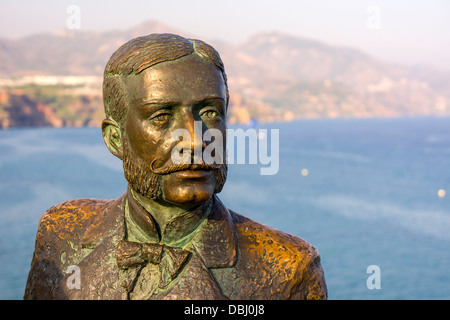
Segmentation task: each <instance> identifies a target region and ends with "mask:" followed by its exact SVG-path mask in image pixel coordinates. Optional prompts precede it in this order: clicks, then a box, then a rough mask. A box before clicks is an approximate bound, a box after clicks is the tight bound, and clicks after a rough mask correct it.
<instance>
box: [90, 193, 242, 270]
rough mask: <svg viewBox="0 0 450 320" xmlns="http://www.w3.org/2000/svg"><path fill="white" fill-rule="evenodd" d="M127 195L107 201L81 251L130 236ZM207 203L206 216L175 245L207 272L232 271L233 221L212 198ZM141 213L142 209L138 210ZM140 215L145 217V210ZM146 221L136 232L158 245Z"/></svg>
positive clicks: (234, 256) (153, 228)
mask: <svg viewBox="0 0 450 320" xmlns="http://www.w3.org/2000/svg"><path fill="white" fill-rule="evenodd" d="M128 193H129V192H128V191H127V192H125V194H123V195H122V196H121V197H120V198H118V199H117V200H115V201H111V202H110V203H108V206H107V207H106V208H105V209H104V210H103V211H102V212H99V213H98V216H97V218H95V219H94V221H93V223H92V224H91V225H90V226H89V227H88V228H87V230H86V232H85V234H84V236H83V238H82V245H83V247H84V248H94V247H96V246H98V245H99V244H100V243H102V242H103V241H105V240H104V239H105V237H106V236H107V235H111V234H116V237H117V238H118V239H120V238H122V239H125V238H126V237H127V236H128V235H129V233H130V232H134V231H131V229H129V228H128V226H129V225H130V224H129V222H127V219H128V218H127V213H126V212H127V209H126V206H128V205H129V204H130V201H129V200H128V198H129V195H128ZM210 201H211V202H210V203H209V201H208V202H207V203H209V204H208V206H210V207H211V208H210V209H209V211H207V214H206V213H205V215H204V216H203V217H202V219H201V221H200V223H198V224H197V225H196V228H194V230H192V231H191V232H188V231H186V230H188V229H186V230H185V231H184V233H185V237H184V239H182V241H181V242H180V243H179V244H178V245H182V246H183V247H184V249H186V250H191V251H194V252H196V253H197V254H198V255H199V256H200V257H201V258H202V260H203V262H204V264H205V266H206V267H207V268H226V267H233V266H234V265H235V263H236V261H237V236H236V230H235V226H234V222H233V219H232V217H231V214H230V212H229V211H228V209H227V208H226V207H225V206H224V205H223V204H222V202H221V201H220V200H219V198H218V197H217V196H216V195H214V196H213V197H212V198H211V199H210ZM207 203H205V204H204V205H202V206H201V208H202V210H205V209H206V208H208V206H206V207H205V205H207ZM140 208H142V207H140ZM138 209H139V208H138ZM142 210H144V209H143V208H142ZM144 212H145V213H146V211H145V210H144ZM147 215H148V214H147ZM194 215H195V214H194ZM143 217H145V216H143ZM149 218H150V219H147V218H145V219H146V220H147V222H148V224H143V227H142V228H143V229H144V230H139V231H140V232H147V231H151V232H150V233H148V234H145V237H149V236H150V238H149V241H150V240H153V242H158V241H159V239H160V237H159V235H158V231H157V229H156V224H155V223H154V222H153V218H151V216H149ZM152 223H153V224H152ZM174 223H175V221H174ZM139 225H140V224H139ZM135 226H136V225H135ZM174 226H175V224H174ZM166 229H167V228H166ZM136 231H137V230H136ZM136 236H139V235H138V234H137V235H136ZM141 236H142V235H141ZM137 240H140V239H137ZM142 240H144V239H142Z"/></svg>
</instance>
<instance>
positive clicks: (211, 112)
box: [200, 109, 221, 119]
mask: <svg viewBox="0 0 450 320" xmlns="http://www.w3.org/2000/svg"><path fill="white" fill-rule="evenodd" d="M200 116H201V117H202V118H207V119H217V118H219V117H220V116H221V113H220V112H219V111H217V110H215V109H206V110H205V111H202V112H201V113H200Z"/></svg>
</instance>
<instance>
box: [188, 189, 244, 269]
mask: <svg viewBox="0 0 450 320" xmlns="http://www.w3.org/2000/svg"><path fill="white" fill-rule="evenodd" d="M189 246H192V247H194V248H195V251H196V252H197V253H198V254H199V255H200V257H201V258H202V260H203V262H204V264H205V266H206V267H207V268H230V267H233V266H234V265H235V264H236V261H237V246H238V245H237V236H236V230H235V227H234V223H233V220H232V218H231V215H230V212H229V211H228V209H227V208H226V207H225V206H224V205H223V204H222V202H221V201H220V200H219V198H218V197H217V196H214V205H213V208H212V212H211V214H210V216H209V217H208V218H207V219H206V221H205V223H204V224H203V226H201V229H200V231H199V232H198V233H197V234H196V235H195V237H194V238H193V239H192V240H191V242H190V244H189V245H188V246H187V248H189Z"/></svg>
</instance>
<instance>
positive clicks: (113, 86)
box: [103, 33, 229, 127]
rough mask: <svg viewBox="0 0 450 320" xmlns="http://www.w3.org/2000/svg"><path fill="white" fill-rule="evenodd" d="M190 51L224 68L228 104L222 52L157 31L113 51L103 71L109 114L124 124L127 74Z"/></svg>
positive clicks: (225, 77)
mask: <svg viewBox="0 0 450 320" xmlns="http://www.w3.org/2000/svg"><path fill="white" fill-rule="evenodd" d="M190 54H196V55H197V56H199V57H200V58H201V59H203V60H204V61H206V62H207V63H209V64H210V65H212V66H214V67H216V68H218V69H219V70H220V71H221V73H222V76H223V80H224V83H225V87H226V95H227V104H228V100H229V93H228V85H227V76H226V73H225V67H224V65H223V62H222V59H221V58H220V55H219V53H218V52H217V51H216V50H215V49H214V48H213V47H212V46H210V45H209V44H207V43H205V42H203V41H201V40H195V39H187V38H184V37H181V36H179V35H175V34H170V33H162V34H158V33H154V34H150V35H148V36H143V37H138V38H135V39H132V40H130V41H128V42H127V43H125V44H124V45H122V46H121V47H120V48H119V49H117V50H116V51H115V52H114V53H113V54H112V56H111V58H110V59H109V61H108V63H107V64H106V67H105V72H104V75H103V104H104V108H105V115H106V117H107V118H108V119H112V120H114V121H116V122H117V123H118V124H120V125H121V127H122V122H123V120H124V119H125V116H126V114H127V106H128V96H127V90H126V87H125V82H124V80H125V77H127V76H129V75H132V74H135V75H137V74H140V73H141V72H142V71H144V70H145V69H147V68H150V67H151V66H154V65H156V64H158V63H161V62H167V61H173V60H177V59H180V58H182V57H184V56H188V55H190Z"/></svg>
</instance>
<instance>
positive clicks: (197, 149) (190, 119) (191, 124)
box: [178, 112, 205, 163]
mask: <svg viewBox="0 0 450 320" xmlns="http://www.w3.org/2000/svg"><path fill="white" fill-rule="evenodd" d="M183 123H184V126H183V129H185V130H186V131H187V133H189V134H188V137H190V139H183V140H181V141H180V142H179V143H178V150H179V151H180V153H184V152H186V151H187V152H190V154H191V157H193V158H194V163H197V159H200V163H201V158H202V152H203V149H204V147H205V142H204V141H203V122H202V121H200V120H195V117H194V115H193V113H192V112H186V113H185V114H184V116H183Z"/></svg>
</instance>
